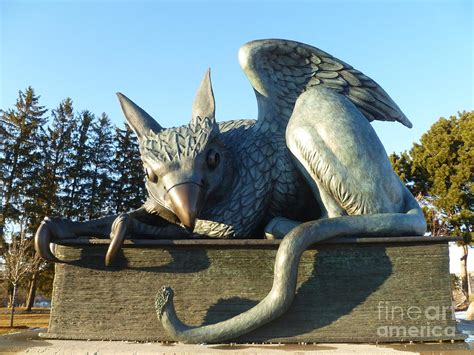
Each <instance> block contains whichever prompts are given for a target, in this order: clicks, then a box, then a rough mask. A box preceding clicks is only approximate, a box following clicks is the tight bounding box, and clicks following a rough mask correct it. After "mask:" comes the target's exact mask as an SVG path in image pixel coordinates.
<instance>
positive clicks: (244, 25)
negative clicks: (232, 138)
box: [0, 0, 474, 153]
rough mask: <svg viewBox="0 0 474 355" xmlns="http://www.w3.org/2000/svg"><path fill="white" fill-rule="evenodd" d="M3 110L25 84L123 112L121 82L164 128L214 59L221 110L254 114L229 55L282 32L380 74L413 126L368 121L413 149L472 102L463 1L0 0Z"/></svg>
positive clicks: (223, 114)
mask: <svg viewBox="0 0 474 355" xmlns="http://www.w3.org/2000/svg"><path fill="white" fill-rule="evenodd" d="M0 4H1V5H0V22H1V23H0V31H1V33H0V108H3V109H6V108H8V107H10V106H12V105H13V104H14V102H15V100H16V97H17V93H18V90H20V89H24V88H26V87H27V86H28V85H31V86H33V87H34V88H35V90H36V92H37V93H38V94H39V95H41V102H42V104H43V105H45V106H47V107H48V108H53V107H55V106H57V104H58V103H59V102H60V101H61V100H62V99H64V98H65V97H68V96H69V97H71V98H72V99H73V101H74V104H75V109H76V110H84V109H89V110H91V111H92V112H94V113H96V114H100V113H101V112H106V113H107V114H109V116H110V118H111V119H112V121H113V122H114V123H116V124H122V122H123V116H122V113H121V111H120V108H119V104H118V102H117V99H116V97H115V92H116V91H121V92H123V93H124V94H126V95H127V96H129V97H130V98H131V99H132V100H134V101H135V102H136V103H137V104H139V105H140V106H142V107H143V108H144V109H145V110H146V111H148V112H149V113H150V114H152V115H153V116H154V117H155V118H157V119H158V120H159V122H160V123H161V124H162V125H164V126H178V125H181V124H184V123H186V122H187V121H188V119H189V118H190V112H191V105H192V100H193V97H194V93H195V90H196V88H197V86H198V84H199V81H200V80H201V78H202V75H203V73H204V71H205V70H206V68H207V67H211V68H212V77H213V83H214V92H215V96H216V104H217V118H218V119H219V120H227V119H233V118H254V117H256V115H257V106H256V101H255V98H254V95H253V91H252V90H251V87H250V84H249V83H248V82H247V79H246V78H245V76H244V74H243V73H242V71H241V70H240V67H239V65H238V61H237V50H238V48H239V46H240V45H242V44H243V43H245V42H247V41H250V40H253V39H260V38H286V39H293V40H298V41H301V42H306V43H308V44H311V45H314V46H316V47H319V48H321V49H323V50H325V51H327V52H329V53H331V54H333V55H334V56H336V57H338V58H340V59H342V60H344V61H346V62H348V63H349V64H351V65H353V66H354V67H356V68H357V69H359V70H361V71H363V72H364V73H365V74H366V75H368V76H370V77H371V78H373V79H374V80H376V81H377V82H378V83H379V84H380V85H381V86H382V87H383V88H384V89H385V90H386V91H387V92H388V93H389V94H390V96H391V97H392V98H393V99H394V100H395V101H396V102H397V104H398V105H399V106H400V107H401V108H402V110H403V111H404V112H405V114H406V115H407V116H408V117H409V118H410V120H411V121H412V122H413V124H414V128H413V129H411V130H410V129H408V128H406V127H404V126H402V125H401V124H396V123H388V122H383V123H382V122H381V123H376V124H375V127H376V130H377V132H378V133H379V136H380V138H381V140H382V142H383V143H384V145H385V147H386V150H387V152H389V153H390V152H392V151H396V152H399V151H402V150H404V149H409V148H410V147H411V145H412V143H413V142H414V141H417V140H418V139H419V137H420V136H421V134H422V133H423V132H425V131H426V130H427V129H428V128H429V127H430V126H431V125H432V124H433V123H434V122H435V121H436V120H437V118H438V117H440V116H449V115H451V114H455V113H456V112H457V111H459V110H472V109H473V108H474V107H473V106H474V104H473V68H472V66H473V45H472V43H473V27H472V26H473V25H472V23H473V8H472V2H471V1H455V0H453V1H311V2H310V1H305V2H301V1H291V2H290V1H287V2H277V1H261V2H249V1H233V2H223V1H222V2H212V1H187V2H182V1H174V2H161V1H154V2H152V1H146V2H143V1H39V0H38V1H10V0H0Z"/></svg>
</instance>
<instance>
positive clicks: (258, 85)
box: [239, 39, 412, 132]
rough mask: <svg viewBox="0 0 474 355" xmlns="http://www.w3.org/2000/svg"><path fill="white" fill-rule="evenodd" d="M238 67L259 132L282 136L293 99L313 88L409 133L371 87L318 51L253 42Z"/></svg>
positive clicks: (289, 44) (364, 78) (378, 89)
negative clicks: (253, 102)
mask: <svg viewBox="0 0 474 355" xmlns="http://www.w3.org/2000/svg"><path fill="white" fill-rule="evenodd" d="M239 62H240V65H241V67H242V69H243V71H244V72H245V74H246V75H247V77H248V79H249V80H250V83H251V84H252V86H253V88H254V90H255V94H256V96H257V101H258V121H259V123H258V124H259V126H260V127H261V129H263V130H270V131H272V132H275V131H284V130H285V128H286V125H287V123H288V120H289V119H290V116H291V114H292V111H293V108H294V105H295V102H296V99H297V98H298V97H299V96H300V95H301V94H302V93H303V92H305V91H306V90H308V89H309V88H311V87H315V86H318V85H321V86H323V87H325V88H329V89H332V90H334V91H336V92H338V93H340V94H342V95H344V96H346V97H347V98H349V99H350V100H351V101H352V102H353V103H354V104H355V105H356V107H357V108H358V109H359V110H360V111H361V113H362V114H363V115H364V116H365V117H366V118H367V119H368V120H369V121H373V120H380V121H398V122H400V123H402V124H403V125H405V126H407V127H410V128H411V127H412V124H411V122H410V121H409V120H408V118H407V117H406V116H405V115H404V114H403V112H402V111H401V110H400V108H399V107H398V106H397V104H396V103H395V102H393V100H392V99H391V98H390V96H388V94H387V93H386V92H385V91H384V90H383V89H382V88H381V87H380V86H379V85H378V84H377V83H376V82H375V81H373V80H372V79H370V78H369V77H367V76H365V75H364V74H362V73H361V72H360V71H358V70H356V69H354V68H353V67H352V66H350V65H349V64H347V63H345V62H343V61H342V60H339V59H337V58H334V57H333V56H332V55H330V54H328V53H326V52H324V51H322V50H320V49H318V48H315V47H312V46H309V45H307V44H304V43H299V42H294V41H288V40H280V39H268V40H257V41H252V42H249V43H247V44H245V45H243V46H242V47H241V48H240V50H239Z"/></svg>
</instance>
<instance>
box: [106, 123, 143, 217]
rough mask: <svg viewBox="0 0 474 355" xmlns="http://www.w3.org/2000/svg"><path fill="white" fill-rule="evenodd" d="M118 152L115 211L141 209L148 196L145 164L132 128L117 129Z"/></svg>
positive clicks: (114, 192)
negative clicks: (144, 171)
mask: <svg viewBox="0 0 474 355" xmlns="http://www.w3.org/2000/svg"><path fill="white" fill-rule="evenodd" d="M115 142H116V148H115V149H116V151H115V158H114V164H113V170H114V171H115V176H116V178H115V181H114V184H113V189H112V191H113V195H112V203H113V211H114V212H115V213H122V212H126V211H130V210H132V209H135V208H138V207H140V206H141V205H142V204H143V202H144V200H145V196H146V189H145V179H144V173H143V164H142V161H141V159H140V152H139V149H138V140H137V138H136V137H135V135H134V133H133V132H132V130H131V129H130V127H129V126H128V125H127V124H125V129H119V128H116V129H115Z"/></svg>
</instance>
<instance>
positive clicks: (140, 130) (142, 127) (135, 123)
mask: <svg viewBox="0 0 474 355" xmlns="http://www.w3.org/2000/svg"><path fill="white" fill-rule="evenodd" d="M117 97H118V99H119V101H120V106H122V111H123V113H124V115H125V118H126V119H127V122H128V123H129V125H130V127H132V129H133V131H134V132H135V134H136V135H137V136H138V139H142V138H143V136H145V135H147V134H148V132H150V130H152V131H153V132H155V133H158V132H160V131H162V130H163V128H162V127H161V126H160V125H159V124H158V122H156V121H155V119H154V118H153V117H151V116H150V115H149V114H148V113H146V112H145V111H144V110H143V109H142V108H140V107H139V106H138V105H137V104H135V103H134V102H133V101H132V100H130V99H129V98H128V97H126V96H125V95H123V94H122V93H120V92H118V93H117Z"/></svg>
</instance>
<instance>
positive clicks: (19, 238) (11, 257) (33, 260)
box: [1, 228, 43, 327]
mask: <svg viewBox="0 0 474 355" xmlns="http://www.w3.org/2000/svg"><path fill="white" fill-rule="evenodd" d="M32 243H33V241H32V240H31V239H28V238H26V236H25V230H24V228H22V229H21V231H20V232H19V233H17V234H16V235H12V238H11V242H10V243H9V244H7V248H6V250H5V251H4V253H3V266H2V268H1V269H2V274H3V275H2V276H3V278H4V279H5V280H7V281H8V282H9V283H10V285H11V286H12V287H13V291H12V297H11V303H10V327H13V317H14V314H15V300H16V293H17V289H18V285H19V283H20V282H21V281H22V280H23V279H24V278H26V277H28V276H30V275H31V274H33V273H35V272H37V271H39V270H40V268H41V265H42V263H43V262H42V261H41V259H40V258H39V256H38V255H37V254H36V253H35V252H34V249H33V248H32Z"/></svg>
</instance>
